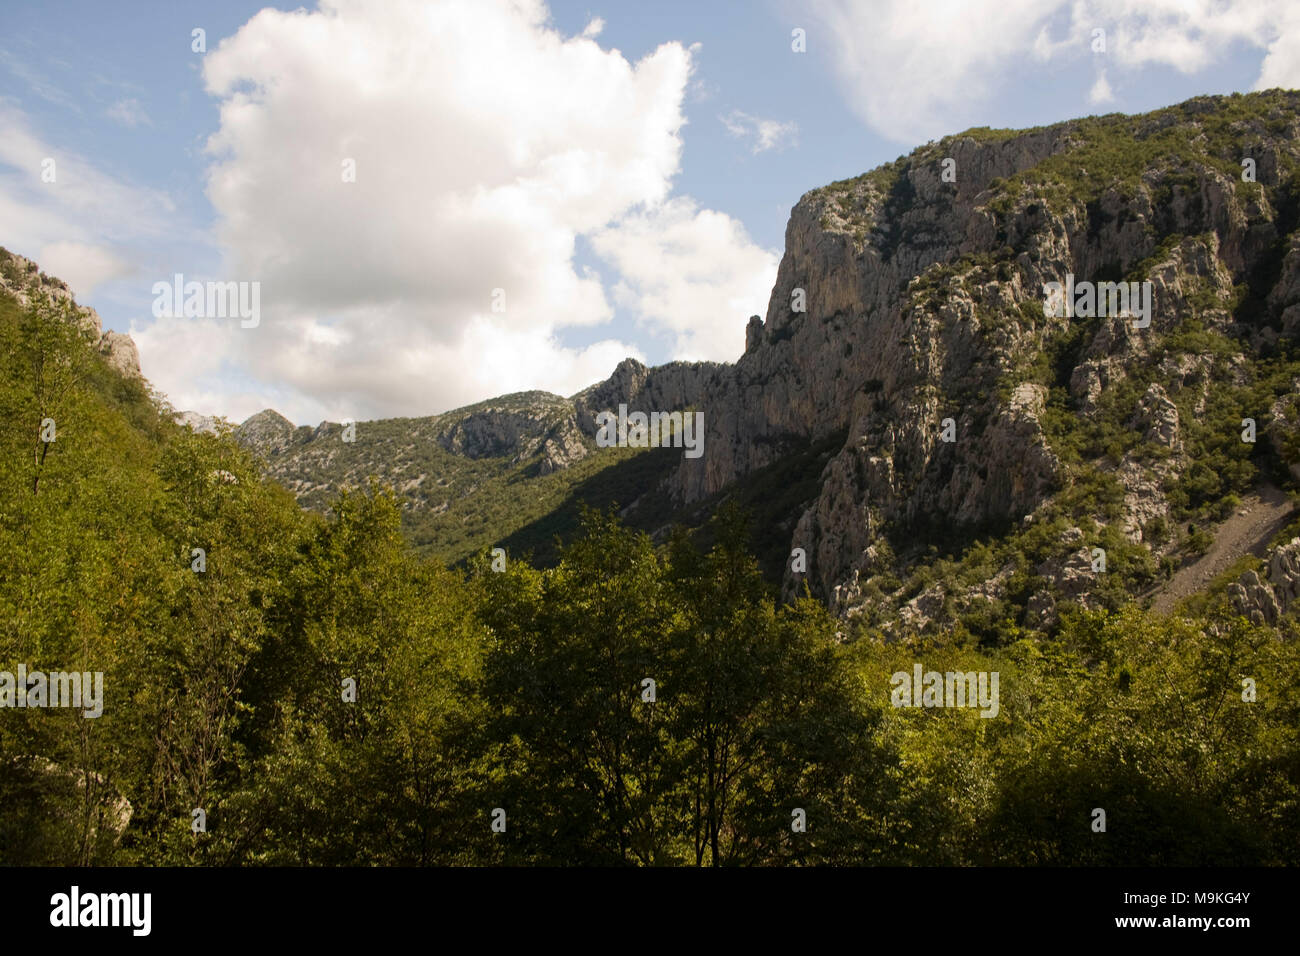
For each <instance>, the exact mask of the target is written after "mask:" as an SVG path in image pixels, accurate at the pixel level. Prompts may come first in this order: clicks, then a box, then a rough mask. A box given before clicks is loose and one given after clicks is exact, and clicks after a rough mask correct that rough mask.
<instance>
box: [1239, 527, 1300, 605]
mask: <svg viewBox="0 0 1300 956" xmlns="http://www.w3.org/2000/svg"><path fill="white" fill-rule="evenodd" d="M1228 597H1229V599H1230V600H1231V601H1232V605H1233V607H1234V608H1236V609H1237V611H1238V612H1239V613H1241V614H1243V615H1244V616H1246V617H1248V618H1250V620H1251V621H1253V622H1254V623H1256V624H1276V623H1277V622H1278V620H1280V619H1281V617H1282V615H1284V614H1287V613H1288V612H1290V611H1291V610H1292V609H1294V608H1295V607H1297V606H1300V604H1298V602H1300V538H1292V539H1291V541H1290V542H1288V543H1287V544H1284V545H1282V546H1280V547H1278V548H1277V549H1275V550H1274V551H1273V554H1272V556H1271V557H1270V558H1269V561H1268V580H1267V581H1265V580H1263V579H1261V578H1260V576H1259V572H1258V571H1246V572H1243V573H1242V575H1241V577H1240V578H1238V579H1237V581H1236V582H1235V583H1233V584H1229V585H1228Z"/></svg>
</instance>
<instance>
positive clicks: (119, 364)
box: [99, 329, 141, 378]
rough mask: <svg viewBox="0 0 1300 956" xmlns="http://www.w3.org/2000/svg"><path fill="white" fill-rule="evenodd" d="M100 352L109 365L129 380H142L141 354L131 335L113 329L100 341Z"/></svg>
mask: <svg viewBox="0 0 1300 956" xmlns="http://www.w3.org/2000/svg"><path fill="white" fill-rule="evenodd" d="M99 350H100V351H101V352H102V353H104V357H105V358H107V359H108V364H109V365H111V366H113V368H115V369H117V370H118V371H119V372H120V373H121V374H123V375H125V376H127V377H128V378H140V377H141V376H140V353H139V351H137V350H136V347H135V342H134V341H133V340H132V339H131V336H129V335H123V334H122V333H121V332H114V331H112V330H111V329H110V330H109V331H107V332H105V333H104V334H103V336H102V337H101V338H100V340H99Z"/></svg>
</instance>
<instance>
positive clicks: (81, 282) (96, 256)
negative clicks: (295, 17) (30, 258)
mask: <svg viewBox="0 0 1300 956" xmlns="http://www.w3.org/2000/svg"><path fill="white" fill-rule="evenodd" d="M36 261H37V263H39V265H40V267H41V270H42V271H44V272H46V273H47V274H49V275H52V276H58V277H59V278H60V279H62V280H63V281H64V282H66V283H68V285H69V287H71V289H72V290H73V292H74V293H75V294H76V296H77V297H78V299H79V300H80V301H81V302H85V301H86V299H88V298H89V297H90V295H91V294H92V293H93V291H94V289H95V287H96V286H98V285H100V284H101V283H103V282H107V281H109V280H110V279H120V278H123V277H125V276H129V275H131V274H132V273H133V272H134V271H135V268H134V267H133V266H132V265H131V264H130V263H128V262H126V261H124V260H123V259H121V258H120V257H119V256H118V255H117V253H116V252H114V251H113V250H112V249H109V248H105V247H104V246H97V245H94V244H91V243H86V242H71V241H62V242H52V243H49V244H48V245H45V246H42V247H41V249H40V251H39V252H38V253H37V255H36Z"/></svg>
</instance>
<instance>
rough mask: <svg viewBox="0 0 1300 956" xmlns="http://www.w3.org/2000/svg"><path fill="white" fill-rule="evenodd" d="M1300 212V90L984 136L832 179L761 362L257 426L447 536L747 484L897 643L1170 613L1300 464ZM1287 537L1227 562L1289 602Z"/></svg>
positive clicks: (786, 581) (522, 531) (647, 523)
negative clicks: (673, 434) (1143, 611)
mask: <svg viewBox="0 0 1300 956" xmlns="http://www.w3.org/2000/svg"><path fill="white" fill-rule="evenodd" d="M1298 219H1300V93H1296V92H1282V91H1270V92H1266V93H1258V94H1251V95H1249V96H1240V95H1234V96H1232V97H1200V98H1197V99H1194V100H1190V101H1188V102H1186V103H1183V104H1180V105H1178V106H1174V107H1170V108H1168V109H1164V110H1160V111H1157V112H1154V113H1150V114H1145V115H1141V116H1131V117H1130V116H1122V115H1118V114H1116V115H1110V116H1103V117H1091V118H1087V119H1080V120H1072V121H1069V122H1064V123H1059V124H1056V125H1053V126H1049V127H1045V128H1041V129H1034V130H1025V131H1012V130H989V129H974V130H968V131H966V132H965V133H961V134H957V135H954V136H950V137H948V138H946V139H943V140H941V141H938V142H932V143H929V144H927V145H926V146H923V147H921V148H919V149H917V150H914V151H913V152H912V153H910V154H909V155H907V156H904V157H900V158H899V159H898V160H896V161H895V162H893V163H890V164H887V165H885V166H882V167H880V168H878V169H875V170H872V171H871V172H868V173H865V174H863V175H862V176H859V177H857V178H855V179H851V180H846V181H843V182H838V183H832V184H830V185H828V186H825V187H821V188H818V189H814V190H812V191H811V192H809V193H807V194H806V195H804V196H803V197H802V198H801V199H800V200H799V202H798V203H797V204H796V205H795V207H794V209H793V210H792V212H791V216H790V221H789V224H788V227H787V230H786V249H785V254H784V256H783V258H782V260H781V264H780V268H779V271H778V275H777V279H776V283H775V286H774V288H773V290H772V294H771V298H770V300H769V304H768V309H767V314H766V316H765V317H759V316H753V317H751V318H750V319H749V322H748V326H747V329H746V344H745V351H744V354H743V355H742V356H741V357H740V358H739V360H738V361H737V362H735V363H734V364H723V363H671V364H668V365H664V366H660V367H655V368H647V367H645V366H644V365H642V364H641V363H639V362H637V361H635V360H633V359H627V360H625V361H624V362H622V363H620V364H619V366H618V367H617V368H616V369H614V371H613V373H612V375H611V376H610V377H609V378H608V379H607V380H605V381H603V382H600V383H598V384H596V385H593V386H591V387H590V388H587V389H584V390H583V391H581V392H579V393H578V394H576V395H573V396H570V397H568V398H565V397H561V396H557V395H552V394H549V393H545V392H522V393H515V394H511V395H504V396H501V397H499V398H495V399H491V400H489V401H485V402H480V403H478V404H476V405H472V406H469V407H466V408H461V409H456V410H453V411H450V412H446V413H443V414H440V415H433V416H428V417H422V418H405V419H388V420H382V421H370V422H358V423H334V422H322V423H320V424H319V425H317V426H315V427H312V426H307V425H302V426H295V425H294V424H293V423H292V422H290V421H289V420H288V419H286V418H284V417H283V416H281V415H279V414H278V413H276V412H275V411H273V410H270V409H268V410H265V411H263V412H260V413H258V414H257V415H254V416H252V417H251V418H249V419H248V420H247V421H245V422H243V423H242V424H240V425H239V426H238V427H236V428H235V429H234V430H233V433H234V437H235V438H236V440H238V441H239V442H240V443H241V444H243V445H244V446H245V447H247V448H249V449H250V450H251V451H252V452H253V453H254V454H255V455H256V456H257V458H258V459H259V460H260V461H261V462H262V463H263V467H264V469H265V471H266V473H267V474H268V475H269V476H271V477H273V478H275V479H276V480H278V481H279V482H281V483H282V484H284V485H285V486H286V487H287V488H289V489H290V490H291V491H292V492H293V493H294V494H295V496H296V497H297V498H298V500H299V502H300V503H301V504H303V505H304V506H306V507H308V508H314V509H317V510H322V511H323V510H325V509H327V508H328V507H329V504H330V502H331V501H332V500H333V497H334V496H335V495H336V494H337V493H338V492H339V491H340V490H342V489H344V488H349V487H356V486H359V485H362V484H364V483H365V482H367V481H368V480H370V479H371V478H377V479H378V480H380V481H382V482H385V483H387V484H390V485H391V486H393V487H394V488H395V489H396V490H397V492H398V494H399V495H400V496H401V498H402V499H403V509H404V517H405V522H406V529H407V532H408V534H409V535H410V537H411V538H412V540H413V541H414V543H415V544H416V546H417V547H418V548H420V549H421V550H422V551H424V552H425V553H427V554H431V555H434V556H436V557H439V558H441V559H443V560H449V561H453V560H460V559H462V558H464V557H467V556H468V555H469V554H471V553H473V552H474V551H476V550H480V549H482V548H485V547H490V546H496V545H498V544H503V545H508V546H511V547H517V548H529V549H532V548H538V549H540V551H541V553H542V556H543V558H544V557H545V555H546V553H547V548H548V547H550V545H549V544H548V543H547V542H550V541H551V540H552V539H553V538H554V537H555V536H557V535H558V536H561V537H563V536H565V535H567V534H569V533H571V532H572V531H573V530H574V527H575V526H576V520H577V517H576V516H577V514H578V511H579V509H580V506H581V505H583V504H595V505H597V506H608V505H617V506H618V507H619V509H620V511H621V513H622V514H623V516H624V518H625V519H626V520H628V521H629V522H631V523H633V524H635V525H637V526H639V527H643V528H645V529H647V530H650V531H652V532H655V533H657V534H659V535H661V536H662V534H663V533H664V532H666V530H667V528H668V527H669V526H670V525H671V524H674V523H675V524H683V525H686V526H687V527H691V528H699V527H701V526H702V525H703V524H704V523H705V522H706V521H707V518H708V516H709V515H710V514H711V513H712V512H713V511H714V510H716V507H717V506H718V505H720V504H721V503H722V502H724V501H726V500H728V499H735V500H737V501H739V502H740V503H742V504H744V505H746V506H747V507H749V508H750V510H751V511H752V512H754V514H755V517H756V519H757V521H756V525H757V528H756V531H755V539H756V547H757V550H758V552H759V554H760V557H761V560H762V562H763V564H764V567H765V570H766V571H767V572H768V573H769V575H770V576H771V577H772V578H773V580H774V581H779V582H780V584H781V587H782V590H783V593H784V595H785V596H786V597H793V596H794V595H795V594H797V593H800V592H802V591H803V589H805V588H807V589H808V590H809V591H810V592H811V593H812V594H813V595H815V596H817V597H819V598H821V599H823V600H824V601H826V602H827V603H828V604H830V605H831V606H832V607H833V608H834V609H835V610H836V611H837V612H838V613H839V614H841V615H842V616H844V617H845V618H846V619H847V620H850V621H853V622H856V624H855V626H861V627H868V628H875V629H878V630H880V631H882V632H884V633H886V634H891V633H892V634H898V633H903V632H907V631H925V630H934V629H951V628H953V627H964V628H966V629H967V630H970V631H972V632H974V633H976V634H979V633H980V632H981V629H982V628H983V629H985V630H990V629H992V624H991V623H990V622H992V621H995V620H996V621H997V622H1000V624H1006V623H1007V622H1008V621H1009V622H1012V623H1013V624H1014V625H1015V626H1019V627H1024V628H1027V629H1031V630H1032V629H1042V628H1051V627H1052V626H1054V623H1055V622H1056V621H1057V620H1058V618H1059V615H1060V614H1061V613H1062V611H1063V610H1064V609H1065V608H1066V607H1068V606H1070V605H1075V606H1081V607H1101V606H1116V605H1117V604H1118V603H1121V602H1122V601H1123V600H1127V599H1130V598H1133V597H1141V598H1142V599H1144V600H1155V601H1157V603H1160V604H1161V606H1168V605H1169V603H1170V601H1171V600H1172V595H1173V593H1174V592H1173V591H1171V590H1170V589H1171V588H1175V590H1176V591H1177V594H1178V596H1179V597H1180V598H1182V597H1185V595H1184V594H1183V590H1184V589H1185V588H1186V579H1187V577H1188V575H1187V574H1183V575H1182V576H1181V577H1180V578H1179V579H1178V580H1177V581H1176V582H1174V581H1172V579H1173V578H1174V575H1175V573H1176V572H1177V571H1178V569H1179V568H1180V567H1184V566H1190V565H1191V564H1192V563H1193V562H1195V561H1196V560H1197V559H1198V558H1199V557H1200V556H1201V555H1203V554H1204V553H1205V552H1206V551H1207V549H1208V548H1210V547H1211V545H1212V544H1213V542H1214V540H1215V534H1216V529H1217V528H1218V527H1219V525H1220V522H1224V521H1226V520H1229V519H1230V518H1231V517H1232V516H1233V514H1234V512H1235V510H1236V509H1237V508H1238V507H1239V506H1240V504H1241V501H1242V498H1243V497H1245V496H1249V495H1251V494H1252V493H1254V492H1256V491H1259V490H1261V489H1269V488H1273V486H1274V485H1277V486H1281V487H1282V488H1283V489H1284V490H1286V489H1290V490H1292V491H1294V489H1295V488H1296V486H1297V482H1300V348H1298V347H1297V338H1298V337H1297V332H1300V230H1298V229H1297V226H1298V224H1300V223H1298ZM0 285H2V286H3V288H4V289H5V290H7V291H11V292H13V293H14V294H15V295H16V296H18V297H19V299H20V301H25V300H26V298H27V297H29V296H32V295H34V294H36V293H38V292H39V293H42V294H44V295H47V296H48V297H49V298H50V299H51V300H52V301H56V302H62V303H63V304H64V305H66V307H67V308H69V309H70V310H71V311H72V312H73V313H74V314H75V317H76V318H77V320H78V321H79V322H81V323H82V325H83V327H84V328H85V329H86V331H87V334H88V335H90V336H93V337H94V338H95V339H96V341H97V342H98V347H99V349H100V350H101V352H103V354H104V355H105V356H106V358H107V359H108V360H109V362H110V364H111V365H113V366H114V367H115V368H117V369H118V370H119V371H121V372H122V373H123V374H125V375H128V376H136V377H138V376H139V363H138V359H137V357H136V354H135V348H134V344H133V343H131V341H130V339H129V338H128V337H126V336H123V335H120V334H118V333H115V332H111V331H110V332H106V333H105V332H102V331H101V329H100V323H99V319H98V316H97V315H95V313H94V311H93V310H91V309H87V308H84V307H80V306H77V305H76V304H75V302H73V301H72V296H71V292H70V290H68V288H67V286H66V284H64V283H62V282H60V281H59V280H57V279H53V278H51V277H49V276H46V275H44V274H43V273H41V272H40V271H39V269H38V268H37V267H36V266H35V264H34V263H31V262H30V261H29V260H26V259H23V258H22V257H20V256H14V255H12V254H9V253H3V252H2V251H0ZM1067 296H1068V297H1069V302H1068V303H1066V302H1065V301H1064V299H1065V298H1066V297H1067ZM620 404H625V405H627V406H628V408H629V409H630V410H640V411H644V412H653V411H658V412H671V411H684V410H687V409H690V410H693V411H699V412H702V413H703V414H704V441H703V454H702V456H700V457H698V458H694V457H687V456H684V455H683V454H682V453H681V451H679V450H676V449H646V450H641V449H628V448H600V447H598V446H597V443H596V441H595V435H596V420H595V419H596V415H597V414H598V413H599V412H601V411H605V410H611V411H612V410H615V409H617V408H618V406H619V405H620ZM177 420H178V421H179V422H180V423H181V424H183V425H188V426H189V427H191V428H193V429H195V430H196V431H206V432H215V431H218V430H219V429H220V428H222V427H225V426H224V425H223V424H222V423H220V422H219V420H216V419H211V418H208V417H206V416H202V415H198V414H196V413H193V412H182V413H178V415H177ZM1274 490H1275V489H1274ZM1272 493H1273V492H1269V494H1272ZM1276 494H1277V495H1283V492H1276ZM1270 500H1272V499H1270ZM1283 500H1285V496H1284V495H1283ZM1283 517H1284V516H1283ZM1279 520H1280V519H1279ZM1284 523H1285V522H1284ZM1275 524H1276V523H1275ZM1280 527H1281V525H1277V526H1276V527H1275V526H1274V525H1269V526H1268V532H1269V534H1270V535H1272V534H1274V533H1277V534H1279V535H1280V537H1279V538H1278V540H1277V541H1274V542H1272V544H1271V545H1270V544H1269V542H1263V541H1250V542H1249V547H1246V545H1245V544H1240V546H1238V543H1237V538H1235V537H1234V539H1233V541H1234V548H1235V549H1236V550H1230V552H1229V553H1223V549H1222V548H1220V549H1219V551H1216V553H1215V555H1214V562H1213V563H1212V564H1213V566H1212V568H1210V570H1212V571H1213V572H1214V573H1213V575H1210V578H1212V579H1213V580H1212V582H1211V587H1212V589H1215V590H1216V592H1217V593H1220V594H1222V595H1223V596H1224V598H1225V599H1230V600H1232V601H1233V602H1235V604H1236V606H1238V607H1239V608H1240V609H1241V610H1242V613H1246V614H1247V615H1248V616H1251V617H1255V618H1258V619H1263V620H1267V621H1270V622H1271V621H1273V620H1276V619H1278V618H1279V617H1280V616H1284V615H1285V614H1287V613H1288V610H1289V609H1293V608H1294V604H1295V602H1294V600H1293V598H1292V594H1293V591H1294V582H1293V581H1292V576H1293V575H1292V571H1293V569H1294V554H1293V553H1292V551H1291V550H1287V549H1288V548H1292V546H1293V544H1294V542H1291V543H1287V542H1290V538H1291V537H1294V535H1295V533H1296V532H1298V531H1300V527H1297V526H1295V525H1294V523H1292V524H1291V525H1288V526H1287V527H1286V528H1283V529H1282V531H1284V532H1286V533H1285V534H1283V533H1282V532H1279V530H1278V529H1279V528H1280ZM1262 528H1263V526H1262V525H1261V526H1260V527H1259V528H1255V527H1253V526H1252V527H1251V528H1250V529H1248V530H1250V531H1251V533H1254V534H1256V537H1258V536H1259V535H1260V534H1263V533H1264V532H1263V530H1261V529H1262ZM1238 530H1240V529H1238ZM1235 533H1236V532H1234V534H1235ZM1243 540H1244V539H1243ZM1269 548H1271V549H1272V550H1269ZM1233 562H1236V563H1233ZM1243 562H1244V563H1243ZM1229 565H1231V567H1229ZM1247 565H1249V566H1247ZM1225 569H1226V570H1225ZM1207 573H1208V572H1207ZM1197 580H1200V578H1198V579H1197ZM1198 587H1200V585H1198Z"/></svg>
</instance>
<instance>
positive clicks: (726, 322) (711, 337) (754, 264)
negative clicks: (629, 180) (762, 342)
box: [592, 197, 779, 362]
mask: <svg viewBox="0 0 1300 956" xmlns="http://www.w3.org/2000/svg"><path fill="white" fill-rule="evenodd" d="M592 246H593V248H594V249H595V250H596V252H597V253H598V254H599V255H600V256H602V257H603V258H605V259H607V260H608V261H610V262H611V263H612V264H614V265H615V266H616V267H617V268H618V270H619V271H620V272H621V273H622V276H623V279H622V281H621V282H620V283H619V284H618V285H617V286H616V288H615V299H616V300H617V301H618V303H619V305H620V306H624V307H626V308H628V309H630V310H632V311H633V312H635V313H636V314H637V315H638V317H639V318H640V320H641V321H643V322H646V323H648V324H650V325H652V326H653V327H655V328H657V329H662V330H664V331H666V332H667V333H668V334H670V335H671V336H672V337H673V357H674V358H677V359H687V360H704V359H710V360H715V361H728V362H732V361H735V360H736V359H737V358H739V356H740V354H741V353H742V352H743V351H744V349H745V321H746V319H748V317H749V316H751V315H755V314H758V315H762V314H764V313H765V312H766V311H767V300H768V296H769V295H770V293H771V290H772V284H773V283H774V282H775V281H776V269H777V265H778V262H779V257H778V255H777V253H775V252H772V251H769V250H766V249H763V248H761V247H759V246H757V245H755V244H754V243H753V242H752V241H751V240H750V239H749V236H748V235H747V234H746V232H745V228H744V226H743V225H742V224H741V223H739V222H738V221H736V220H735V219H732V218H731V217H730V216H728V215H726V214H725V213H721V212H716V211H714V210H710V209H700V208H698V207H697V205H696V204H695V203H694V202H693V201H692V200H690V199H688V198H685V197H679V198H677V199H673V200H671V201H669V202H667V203H664V204H663V205H661V206H659V207H656V208H653V209H648V210H646V211H643V212H641V213H638V214H636V215H633V216H630V217H628V218H627V219H626V220H625V221H623V222H621V223H619V224H618V225H617V226H614V227H611V228H609V229H604V230H601V231H600V232H598V233H596V234H595V235H594V236H593V237H592Z"/></svg>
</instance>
